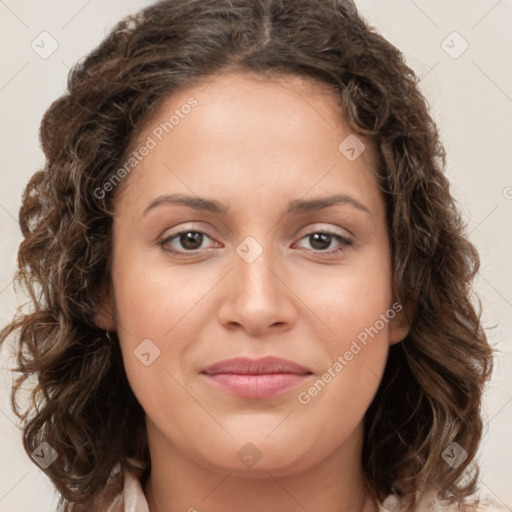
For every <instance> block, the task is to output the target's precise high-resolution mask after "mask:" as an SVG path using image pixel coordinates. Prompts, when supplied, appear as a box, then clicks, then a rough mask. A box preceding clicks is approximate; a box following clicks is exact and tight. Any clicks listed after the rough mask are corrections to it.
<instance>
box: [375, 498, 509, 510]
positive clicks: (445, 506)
mask: <svg viewBox="0 0 512 512" xmlns="http://www.w3.org/2000/svg"><path fill="white" fill-rule="evenodd" d="M405 509H406V507H405V505H404V503H403V502H402V501H401V500H400V499H399V498H397V497H396V496H392V495H390V496H388V497H387V498H386V499H385V500H384V502H383V503H382V504H381V505H380V512H404V510H405ZM511 509H512V507H509V506H507V505H506V504H504V503H502V502H500V501H497V500H495V499H493V498H490V497H488V496H485V497H481V498H480V499H474V501H472V502H469V503H466V504H464V505H463V506H458V505H457V504H453V503H449V502H445V501H441V500H438V499H433V498H426V499H423V500H422V501H421V502H419V503H418V505H417V507H416V508H415V510H414V512H511Z"/></svg>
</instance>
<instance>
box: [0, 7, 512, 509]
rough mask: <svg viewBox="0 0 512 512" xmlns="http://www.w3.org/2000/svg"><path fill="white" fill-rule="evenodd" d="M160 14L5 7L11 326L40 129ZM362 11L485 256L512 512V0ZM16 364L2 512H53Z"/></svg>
mask: <svg viewBox="0 0 512 512" xmlns="http://www.w3.org/2000/svg"><path fill="white" fill-rule="evenodd" d="M149 3H150V2H147V1H144V0H106V1H100V0H88V1H87V0H66V1H64V0H46V1H45V2H44V3H43V2H38V1H35V0H0V42H1V44H0V48H1V59H0V109H1V120H0V126H1V128H0V129H1V132H0V147H1V152H0V154H1V161H0V324H1V325H4V324H6V323H7V322H8V321H9V320H10V318H11V316H12V315H13V313H14V311H15V308H16V307H17V306H18V305H19V304H20V303H21V301H22V300H23V297H22V296H20V294H18V295H16V294H15V292H14V290H13V287H12V277H13V273H14V270H15V260H16V251H17V246H18V244H19V242H20V240H21V235H20V230H19V226H18V223H17V220H16V219H17V214H18V210H19V206H20V197H21V193H22V190H23V187H24V186H25V184H26V182H27V181H28V179H29V177H30V176H31V175H32V174H33V173H34V172H35V171H36V170H38V169H39V168H40V167H41V166H42V164H43V155H42V152H41V150H40V148H39V141H38V129H39V123H40V120H41V117H42V115H43V113H44V112H45V110H46V109H47V108H48V106H49V105H50V103H51V102H52V101H53V100H54V99H56V98H57V97H58V96H59V95H61V94H62V93H63V92H64V91H65V87H66V79H67V74H68V71H69V68H70V67H71V66H72V65H73V64H74V63H75V62H76V61H77V60H78V59H79V58H80V57H82V56H84V55H85V54H86V53H88V52H89V51H90V50H91V49H92V48H93V47H95V46H96V45H97V44H98V43H99V42H100V40H101V39H102V38H103V37H104V36H105V35H106V33H107V31H108V30H109V29H110V28H111V27H112V26H113V24H114V23H115V22H116V21H117V20H118V19H120V18H121V17H122V16H124V15H126V14H129V13H131V12H134V11H136V10H138V9H140V8H142V7H145V6H147V5H149ZM356 3H357V5H358V7H359V10H360V12H361V13H362V14H363V15H364V16H365V17H366V18H367V19H368V20H369V22H370V23H371V24H372V25H374V26H375V27H377V29H378V30H379V31H380V32H381V33H382V34H383V35H384V36H385V37H386V38H388V39H389V40H390V41H391V42H392V43H393V44H394V45H395V46H397V47H398V48H399V49H400V50H401V51H402V52H403V53H404V56H405V58H406V60H407V62H408V64H409V65H410V66H411V67H412V68H413V69H414V70H415V71H416V73H417V74H418V75H419V76H420V77H421V89H422V91H423V93H424V94H425V96H426V97H427V99H428V101H429V103H430V105H431V108H432V113H433V117H434V119H435V120H436V122H437V123H438V125H439V128H440V131H441V136H442V139H443V142H444V144H445V147H446V149H447V152H448V166H447V173H448V176H449V179H450V181H451V183H452V191H453V194H454V196H455V197H456V199H457V200H458V202H459V205H460V208H461V210H462V213H463V215H464V217H465V219H466V221H467V223H468V232H469V236H470V239H471V240H472V241H473V243H474V244H476V246H477V248H478V250H479V251H480V256H481V269H480V272H479V274H478V276H477V279H476V280H475V290H476V292H477V294H478V295H479V296H480V298H481V300H482V305H483V315H482V319H483V323H484V326H485V327H486V328H487V333H488V336H489V339H490V341H491V342H492V344H493V345H495V346H496V347H497V348H498V349H499V353H498V356H497V359H496V370H495V373H494V377H493V380H492V382H491V384H490V386H489V387H488V390H487V392H486V395H485V407H484V413H485V420H486V429H485V437H484V440H483V443H482V445H481V450H480V453H479V461H480V464H481V468H482V472H481V478H480V486H481V489H482V492H483V493H484V494H488V495H490V496H492V497H493V498H494V499H495V500H497V501H501V502H502V503H503V504H506V505H507V506H508V507H509V508H510V510H512V485H511V483H512V476H511V475H512V463H511V459H512V443H511V433H512V432H511V431H512V428H511V426H512V339H511V335H510V331H511V327H512V270H511V265H510V262H511V258H510V255H511V253H512V237H511V233H512V231H511V221H512V167H511V162H512V158H511V156H512V149H511V148H512V70H511V64H510V63H511V62H512V60H511V54H512V30H511V29H510V27H511V26H512V0H356ZM43 32H46V33H47V34H42V33H43ZM42 38H44V45H43V43H41V39H42ZM56 45H58V47H57V46H56ZM43 46H44V48H43ZM54 47H55V48H56V49H55V50H54V51H53V53H52V54H51V55H45V53H44V52H50V51H51V50H53V49H54ZM9 357H10V354H9V352H8V351H6V350H3V351H2V354H1V360H0V386H1V387H0V389H1V392H0V512H13V511H14V512H34V511H38V512H50V511H54V510H55V505H56V499H55V496H54V493H53V490H52V486H51V484H50V482H49V480H48V479H47V478H46V477H45V476H44V474H43V473H42V472H41V471H40V470H39V469H38V467H36V466H35V465H34V464H33V463H32V462H31V461H30V459H29V458H28V457H27V455H26V454H25V452H24V451H23V449H22V445H21V437H20V431H19V429H18V427H17V426H16V419H15V416H14V414H13V413H12V411H11V408H10V405H9V387H10V382H11V374H10V373H9V372H8V369H7V368H8V366H9V365H10V364H11V362H10V359H9ZM120 428H122V426H120Z"/></svg>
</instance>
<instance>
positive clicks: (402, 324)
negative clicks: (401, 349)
mask: <svg viewBox="0 0 512 512" xmlns="http://www.w3.org/2000/svg"><path fill="white" fill-rule="evenodd" d="M408 334H409V324H408V322H407V318H406V316H405V313H404V310H403V308H401V309H400V311H397V312H396V314H395V316H394V317H393V318H392V319H390V321H389V344H390V345H395V344H396V343H400V342H401V341H403V340H404V339H405V338H406V337H407V335H408Z"/></svg>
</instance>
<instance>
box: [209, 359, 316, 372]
mask: <svg viewBox="0 0 512 512" xmlns="http://www.w3.org/2000/svg"><path fill="white" fill-rule="evenodd" d="M201 373H206V374H208V375H216V374H218V373H236V374H243V375H264V374H269V373H295V374H298V375H301V374H304V375H305V374H309V373H311V371H310V370H308V369H307V368H305V367H304V366H301V365H299V364H297V363H294V362H293V361H288V360H287V359H282V358H281V357H271V356H267V357H263V358H261V359H249V358H246V357H235V358H232V359H225V360H223V361H219V362H217V363H214V364H212V365H210V366H207V367H206V368H205V369H204V370H203V371H202V372H201Z"/></svg>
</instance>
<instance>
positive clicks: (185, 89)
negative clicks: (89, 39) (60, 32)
mask: <svg viewBox="0 0 512 512" xmlns="http://www.w3.org/2000/svg"><path fill="white" fill-rule="evenodd" d="M417 81H418V80H417V78H416V76H415V75H414V72H413V71H412V70H411V69H409V68H408V67H407V65H406V64H405V62H404V60H403V57H402V55H401V54H400V52H399V51H398V50H397V49H396V48H394V47H393V46H392V45H391V44H390V43H389V42H387V41H386V40H385V39H384V38H382V37H381V36H380V35H378V34H377V33H376V32H375V31H374V30H373V29H372V28H371V27H369V26H368V25H367V24H366V22H365V21H364V20H363V19H362V18H361V17H360V16H359V15H358V13H357V10H356V8H355V7H354V5H353V4H352V3H350V2H348V1H341V0H337V1H336V0H298V1H294V2H284V1H273V0H258V1H254V0H231V1H227V0H201V1H198V0H194V1H190V0H167V1H163V2H160V3H157V4H155V5H154V6H151V7H149V8H147V9H146V10H144V11H142V12H141V13H139V14H137V15H135V16H133V17H130V18H128V19H126V20H123V21H122V22H120V23H119V24H118V25H117V26H116V27H115V28H114V29H113V31H112V32H111V33H110V35H109V36H108V37H107V38H106V39H105V41H104V42H103V43H102V44H101V45H100V46H99V47H98V48H97V49H96V50H95V51H94V52H92V53H91V55H89V56H88V57H87V58H86V59H85V60H84V62H83V63H81V64H80V65H78V66H76V67H75V68H74V69H73V71H72V72H71V74H70V78H69V90H68V93H67V94H66V95H64V96H63V97H61V98H60V99H58V100H57V101H56V102H55V103H54V104H53V105H52V106H51V107H50V109H49V110H48V112H47V113H46V115H45V117H44V119H43V122H42V127H41V139H42V143H43V149H44V151H45V154H46V158H47V162H46V166H45V168H44V169H43V170H41V171H39V172H38V173H36V174H35V175H34V176H33V177H32V179H31V180H30V182H29V184H28V186H27V188H26V190H25V194H24V197H23V205H22V208H21V211H20V221H21V226H22V230H23V234H24V241H23V242H22V244H21V246H20V249H19V272H18V279H19V281H20V282H21V283H22V284H24V285H25V286H26V288H27V290H28V292H29V293H30V296H31V298H32V301H33V305H34V310H33V311H32V312H30V313H21V312H20V313H19V315H18V316H17V318H15V319H14V320H13V322H12V323H11V324H10V325H8V326H7V327H6V328H5V329H4V330H3V331H2V334H1V337H0V339H1V340H4V339H5V338H6V337H7V336H9V335H10V334H11V333H16V334H17V340H18V341H19V352H18V360H19V369H18V370H19V371H20V372H21V376H20V378H19V380H18V381H17V384H16V387H15V388H14V390H13V393H14V394H16V390H17V389H19V388H20V387H21V385H22V384H23V382H24V380H25V379H27V378H29V377H32V378H33V377H37V385H36V386H35V389H34V392H33V395H32V396H33V403H32V405H31V407H29V408H28V409H27V410H21V408H20V407H18V408H17V412H18V414H19V416H20V417H21V418H22V419H23V420H24V421H25V428H24V443H25V448H26V450H27V452H28V453H29V454H30V455H31V456H32V458H33V460H34V461H35V462H36V463H38V464H39V466H40V467H41V468H42V469H43V470H44V471H45V472H46V474H47V475H48V476H49V477H50V478H51V479H52V481H53V483H54V484H55V486H56V488H57V490H58V491H59V493H60V494H61V496H62V499H61V502H60V508H61V510H64V511H71V510H73V511H82V510H84V511H85V510H87V511H90V510H95V511H96V510H109V511H117V510H121V511H122V510H125V511H148V510H150V511H151V512H155V511H161V510H165V511H170V512H174V511H178V510H189V511H193V510H197V511H199V512H200V511H201V510H209V511H231V510H235V509H236V510H244V511H248V512H252V511H260V510H270V511H279V512H288V511H289V512H291V511H296V510H308V511H310V512H315V511H319V510H332V511H365V512H370V511H371V512H373V511H378V510H407V511H414V510H427V509H429V507H430V506H434V507H457V506H463V505H464V506H468V507H470V506H472V507H475V506H476V505H475V504H474V501H475V499H474V493H475V490H476V480H477V475H478V471H477V467H476V464H475V460H474V459H475V455H476V452H477V448H478V444H479V440H480V437H481V432H482V420H481V416H480V404H481V396H482V389H483V386H484V384H485V382H486V381H487V380H488V378H489V376H490V373H491V368H492V351H491V348H490V346H489V344H488V343H487V340H486V336H485V333H484V332H483V329H482V328H481V326H480V322H479V315H478V314H477V313H476V311H475V310H474V308H473V306H472V304H471V301H470V293H471V281H472V278H473V276H474V275H475V273H476V272H477V270H478V255H477V253H476V250H475V249H474V247H473V246H472V245H471V243H470V242H469V241H468V240H467V238H466V237H465V234H464V224H463V222H462V220H461V218H460V215H459V213H458V210H457V208H456V205H455V203H454V200H453V198H452V197H451V195H450V193H449V184H448V181H447V179H446V177H445V175H444V172H443V171H444V165H445V153H444V149H443V147H442V145H441V143H440V140H439V136H438V132H437V129H436V126H435V124H434V122H433V121H432V119H431V117H430V115H429V112H428V107H427V104H426V101H425V99H424V97H423V96H422V95H421V93H420V91H419V89H418V86H417ZM472 497H473V498H472Z"/></svg>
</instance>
